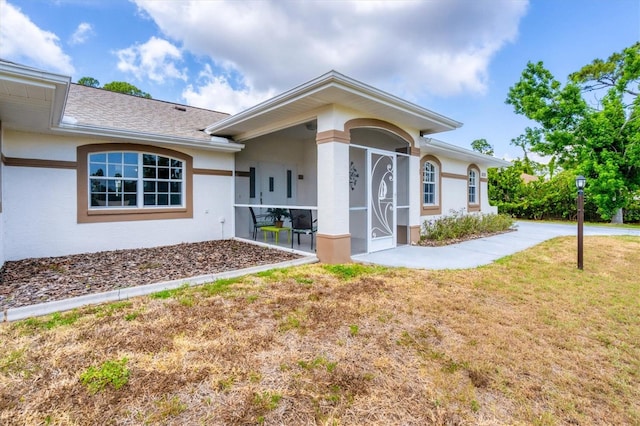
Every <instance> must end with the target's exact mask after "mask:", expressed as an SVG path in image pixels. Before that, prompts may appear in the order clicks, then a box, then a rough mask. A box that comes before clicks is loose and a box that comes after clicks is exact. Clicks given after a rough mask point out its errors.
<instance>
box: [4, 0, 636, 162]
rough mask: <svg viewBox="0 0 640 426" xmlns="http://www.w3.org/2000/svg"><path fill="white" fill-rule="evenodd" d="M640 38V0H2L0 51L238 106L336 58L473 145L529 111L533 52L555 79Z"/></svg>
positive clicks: (522, 122) (503, 146)
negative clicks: (523, 94) (513, 97)
mask: <svg viewBox="0 0 640 426" xmlns="http://www.w3.org/2000/svg"><path fill="white" fill-rule="evenodd" d="M638 40H640V0H531V1H526V0H484V1H482V0H430V1H388V2H383V1H339V0H333V1H286V0H279V1H278V0H273V1H269V0H260V1H237V0H217V1H205V0H192V1H187V0H183V1H170V0H164V1H158V0H132V1H126V0H0V58H2V59H5V60H10V61H14V62H17V63H21V64H25V65H29V66H33V67H37V68H41V69H44V70H47V71H51V72H58V73H61V74H65V75H69V76H71V77H72V80H73V81H74V82H75V81H77V80H78V79H79V78H81V77H83V76H89V77H93V78H96V79H97V80H99V81H100V83H101V85H103V84H105V83H109V82H111V81H128V82H130V83H132V84H134V85H135V86H137V87H138V88H140V89H141V90H143V91H145V92H148V93H150V94H151V95H152V96H153V97H154V98H155V99H162V100H167V101H172V102H181V103H185V104H189V105H194V106H199V107H204V108H210V109H214V110H218V111H222V112H229V113H234V112H238V111H241V110H243V109H245V108H248V107H250V106H252V105H255V104H256V103H258V102H260V101H263V100H265V99H268V98H270V97H272V96H275V95H277V94H279V93H281V92H283V91H285V90H288V89H291V88H293V87H295V86H297V85H299V84H301V83H304V82H306V81H308V80H311V79H313V78H315V77H317V76H320V75H322V74H324V73H325V72H327V71H329V70H331V69H335V70H337V71H339V72H341V73H343V74H346V75H348V76H349V77H352V78H355V79H357V80H360V81H362V82H364V83H367V84H370V85H373V86H375V87H377V88H379V89H382V90H385V91H387V92H390V93H392V94H394V95H397V96H400V97H403V98H405V99H407V100H410V101H412V102H415V103H417V104H419V105H421V106H423V107H425V108H428V109H431V110H434V111H436V112H438V113H441V114H444V115H446V116H449V117H451V118H453V119H455V120H458V121H461V122H463V123H464V126H463V127H462V128H461V129H458V130H455V131H453V132H447V133H442V134H439V135H435V137H436V138H438V139H441V140H444V141H446V142H449V143H453V144H456V145H459V146H462V147H466V148H469V147H470V143H471V142H472V141H473V140H474V139H479V138H485V139H487V141H488V142H489V143H490V144H492V145H493V146H494V147H495V155H496V156H498V157H501V158H507V159H511V158H515V157H518V156H520V155H521V152H519V149H518V148H516V147H513V146H511V145H510V144H509V141H510V140H511V139H513V138H515V137H517V136H518V135H520V134H521V133H522V132H523V130H524V127H525V126H527V125H530V123H528V122H527V121H526V119H524V118H523V117H520V116H517V115H515V114H514V113H513V111H512V109H511V107H510V106H509V105H506V104H505V103H504V100H505V98H506V96H507V92H508V89H509V87H510V86H512V85H513V84H514V83H515V82H516V81H517V80H518V78H519V77H520V74H521V72H522V70H523V69H524V67H525V65H526V63H527V61H543V62H544V64H545V66H546V67H547V68H548V69H549V70H550V71H551V72H552V73H553V74H554V76H555V77H556V78H557V79H559V80H560V81H565V79H566V77H567V75H568V74H570V73H571V72H573V71H577V70H578V69H580V67H582V66H583V65H586V64H588V63H590V62H591V61H592V60H593V59H595V58H602V59H606V58H607V57H608V56H609V55H610V54H611V53H613V52H617V51H620V50H622V49H623V48H625V47H628V46H630V45H631V44H633V43H635V42H636V41H638Z"/></svg>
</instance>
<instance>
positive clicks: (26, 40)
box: [0, 0, 74, 75]
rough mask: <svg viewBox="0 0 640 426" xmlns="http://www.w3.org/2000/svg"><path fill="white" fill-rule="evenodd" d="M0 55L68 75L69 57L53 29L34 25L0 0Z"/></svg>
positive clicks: (11, 6)
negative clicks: (48, 29)
mask: <svg viewBox="0 0 640 426" xmlns="http://www.w3.org/2000/svg"><path fill="white" fill-rule="evenodd" d="M0 16H2V23H1V24H0V57H2V58H3V59H6V60H10V61H14V62H20V63H30V64H34V66H36V67H38V68H42V69H45V70H47V71H50V70H52V71H55V72H61V73H64V74H66V75H72V74H73V72H74V68H73V65H72V64H71V57H69V55H67V54H65V53H64V52H63V50H62V48H61V47H60V45H59V41H60V39H59V38H58V36H56V35H55V34H54V33H52V32H49V31H45V30H42V29H40V28H38V26H36V25H35V24H34V23H33V22H32V21H31V20H30V19H29V17H27V16H26V15H24V14H23V13H22V11H21V10H20V9H19V8H17V7H15V6H13V5H12V4H9V3H7V2H6V1H5V0H0Z"/></svg>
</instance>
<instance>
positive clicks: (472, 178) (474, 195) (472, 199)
mask: <svg viewBox="0 0 640 426" xmlns="http://www.w3.org/2000/svg"><path fill="white" fill-rule="evenodd" d="M469 204H478V172H476V171H475V170H474V169H471V170H469Z"/></svg>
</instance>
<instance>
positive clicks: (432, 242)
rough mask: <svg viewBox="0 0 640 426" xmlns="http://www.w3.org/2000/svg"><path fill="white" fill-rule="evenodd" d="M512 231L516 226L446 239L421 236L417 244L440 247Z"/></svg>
mask: <svg viewBox="0 0 640 426" xmlns="http://www.w3.org/2000/svg"><path fill="white" fill-rule="evenodd" d="M513 231H517V229H516V228H512V229H507V230H505V231H498V232H484V233H481V234H473V235H467V236H464V237H461V238H449V239H447V240H440V241H438V240H430V239H428V238H423V239H421V240H420V241H419V242H418V245H419V246H423V247H441V246H448V245H451V244H458V243H462V242H465V241H469V240H477V239H478V238H486V237H493V236H494V235H500V234H506V233H507V232H513Z"/></svg>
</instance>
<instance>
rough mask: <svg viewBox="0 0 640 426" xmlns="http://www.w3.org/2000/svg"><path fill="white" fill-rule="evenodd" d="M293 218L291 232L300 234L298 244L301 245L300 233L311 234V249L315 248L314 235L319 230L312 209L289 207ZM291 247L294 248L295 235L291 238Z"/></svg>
mask: <svg viewBox="0 0 640 426" xmlns="http://www.w3.org/2000/svg"><path fill="white" fill-rule="evenodd" d="M289 215H290V218H291V233H292V234H297V235H298V245H300V234H305V235H311V250H313V235H314V234H315V233H316V231H317V230H318V229H317V227H316V222H317V220H318V219H315V220H313V216H312V214H311V210H302V209H289ZM291 248H293V235H292V238H291Z"/></svg>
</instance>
